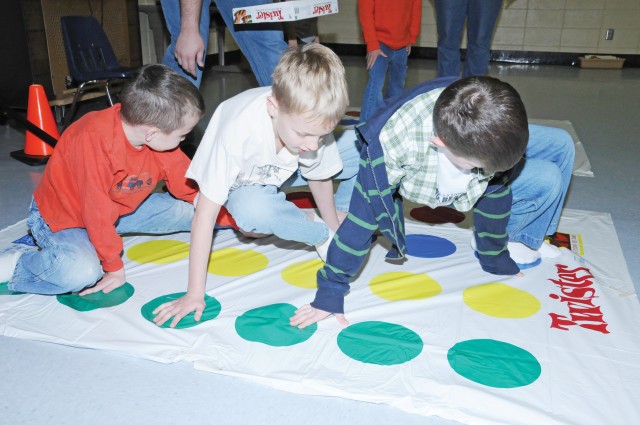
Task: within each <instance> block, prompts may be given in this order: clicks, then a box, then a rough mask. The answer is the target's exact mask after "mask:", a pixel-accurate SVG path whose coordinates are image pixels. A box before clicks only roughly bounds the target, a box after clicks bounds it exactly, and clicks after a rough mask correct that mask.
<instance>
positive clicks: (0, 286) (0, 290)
mask: <svg viewBox="0 0 640 425" xmlns="http://www.w3.org/2000/svg"><path fill="white" fill-rule="evenodd" d="M8 286H9V282H0V295H23V294H24V292H14V291H12V290H11V289H9V288H8Z"/></svg>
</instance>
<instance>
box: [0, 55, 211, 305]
mask: <svg viewBox="0 0 640 425" xmlns="http://www.w3.org/2000/svg"><path fill="white" fill-rule="evenodd" d="M120 101H121V103H119V104H116V105H114V106H112V107H111V108H108V109H105V110H102V111H97V112H91V113H89V114H87V115H85V116H83V117H82V118H81V119H79V120H78V121H77V122H75V123H74V124H73V125H71V126H70V127H69V128H68V129H67V130H66V131H65V132H64V133H63V134H62V137H61V138H60V140H59V142H58V144H57V145H56V148H55V150H54V153H53V155H51V158H50V159H49V162H48V164H47V167H46V169H45V171H44V175H43V177H42V181H41V183H40V184H39V185H38V187H37V188H36V190H35V192H34V194H33V200H32V202H31V206H30V209H29V217H28V219H27V225H28V226H29V228H30V230H31V234H32V236H33V238H34V239H35V241H36V243H37V245H38V247H39V248H40V249H39V250H38V251H28V252H25V253H22V252H16V251H9V252H7V253H5V254H3V255H1V256H0V282H5V281H8V282H9V283H8V288H9V289H10V290H12V291H16V292H28V293H36V294H62V293H66V292H76V291H82V292H80V295H86V294H90V293H93V292H97V291H100V290H102V291H103V292H105V293H108V292H110V291H112V290H114V289H116V288H118V287H120V286H122V285H123V284H124V283H125V280H126V278H125V271H124V264H123V262H122V259H121V253H122V247H123V245H122V240H121V238H120V236H119V234H121V233H131V232H138V233H152V234H162V233H172V232H180V231H189V230H190V228H191V219H192V217H193V214H194V207H193V200H194V198H195V196H196V194H197V193H198V189H197V186H196V185H195V183H194V182H193V181H191V180H188V179H187V178H186V177H185V173H186V171H187V168H188V166H189V163H190V162H189V159H188V158H187V157H186V155H184V153H182V151H180V150H179V149H177V147H178V144H179V143H180V141H181V140H183V139H184V137H185V135H186V134H187V133H189V132H190V131H191V130H192V129H193V127H194V126H195V125H196V124H197V123H198V121H199V120H200V118H201V117H202V114H203V111H204V101H203V99H202V96H201V95H200V92H199V91H198V89H197V88H196V87H195V86H194V85H193V84H191V83H190V82H189V81H188V80H186V79H185V78H184V77H182V76H181V75H179V74H178V73H176V72H175V71H172V70H171V69H170V68H168V67H166V66H164V65H149V66H146V67H143V68H141V69H140V72H139V74H138V75H137V76H136V77H135V78H134V79H132V80H131V81H129V82H128V83H127V84H126V86H125V87H124V88H123V89H122V92H121V95H120ZM160 180H164V181H165V183H166V184H167V187H168V189H169V192H170V193H152V191H153V190H154V188H155V187H156V185H157V183H158V182H159V181H160ZM96 282H98V283H97V284H96V285H95V286H92V285H94V284H95V283H96ZM91 286H92V287H91ZM87 287H90V288H87ZM85 288H87V289H85ZM83 289H84V290H83Z"/></svg>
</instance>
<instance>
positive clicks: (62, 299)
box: [56, 282, 135, 311]
mask: <svg viewBox="0 0 640 425" xmlns="http://www.w3.org/2000/svg"><path fill="white" fill-rule="evenodd" d="M134 292H135V289H133V286H131V285H130V284H129V283H128V282H125V284H124V285H122V286H121V287H119V288H116V289H114V290H113V291H111V292H109V293H108V294H105V293H104V292H102V291H98V292H94V293H93V294H89V295H83V296H80V295H78V294H77V293H75V292H74V293H69V294H61V295H56V298H57V299H58V302H59V303H60V304H64V305H66V306H67V307H71V308H72V309H74V310H78V311H91V310H96V309H99V308H109V307H113V306H115V305H120V304H122V303H123V302H125V301H127V300H128V299H129V298H131V295H133V293H134Z"/></svg>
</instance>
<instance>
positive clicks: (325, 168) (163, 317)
mask: <svg viewBox="0 0 640 425" xmlns="http://www.w3.org/2000/svg"><path fill="white" fill-rule="evenodd" d="M348 103H349V99H348V94H347V83H346V79H345V72H344V67H343V65H342V63H341V61H340V59H339V58H338V56H337V55H336V54H335V53H333V52H332V51H331V50H330V49H329V48H327V47H325V46H322V45H320V44H310V45H306V46H302V47H297V48H291V49H288V50H287V51H285V52H284V54H283V56H282V58H281V59H280V61H279V63H278V65H277V66H276V69H275V71H274V73H273V86H271V87H260V88H255V89H250V90H247V91H245V92H243V93H241V94H239V95H237V96H235V97H233V98H231V99H229V100H227V101H225V102H223V103H222V104H220V106H219V107H218V108H217V110H216V111H215V113H214V115H213V117H212V118H211V121H210V123H209V126H208V128H207V131H206V132H205V134H204V137H203V139H202V142H201V143H200V145H199V146H198V150H197V152H196V154H195V156H194V158H193V161H192V163H191V166H190V167H189V169H188V171H187V177H189V178H191V179H193V180H195V181H196V182H197V183H198V185H199V188H200V193H199V195H198V198H197V204H196V212H195V216H194V218H193V222H192V226H191V246H190V253H189V284H188V288H187V293H186V295H185V296H183V297H182V298H180V299H178V300H175V301H173V302H170V303H165V304H163V305H161V306H159V307H158V308H157V309H156V310H155V311H154V313H155V314H156V318H155V319H154V322H155V323H156V324H158V325H159V326H160V325H162V324H163V323H164V322H166V321H167V320H169V319H171V318H172V317H173V321H172V322H171V327H174V326H175V325H177V324H178V322H179V321H180V319H182V318H183V317H184V316H186V315H187V314H189V313H191V312H194V311H195V317H194V318H195V320H200V317H201V316H202V313H203V311H204V307H205V303H204V293H205V285H206V275H207V265H208V260H209V254H210V252H211V242H212V235H213V227H214V223H215V221H216V217H217V216H218V213H219V212H220V208H221V207H222V206H223V205H224V206H225V207H226V208H227V210H228V211H229V213H230V214H231V215H232V216H233V218H234V220H235V221H236V223H237V225H238V227H239V228H240V230H241V231H242V232H243V233H245V234H248V235H252V236H256V235H271V234H273V235H275V236H278V237H280V238H282V239H286V240H292V241H298V242H303V243H306V244H309V245H314V246H316V248H317V249H318V253H319V254H320V256H321V257H322V258H323V259H324V257H323V252H324V253H325V254H326V249H327V248H328V245H329V242H330V240H331V238H332V236H333V234H334V232H335V231H336V230H337V228H338V226H339V223H340V219H341V218H344V217H339V216H338V212H337V211H336V206H335V203H334V198H333V184H332V180H331V179H332V178H333V177H334V176H336V175H337V174H338V173H339V172H340V171H341V170H342V168H343V165H342V161H341V159H340V152H339V150H338V146H337V144H336V142H335V141H334V140H333V136H332V134H331V132H332V131H333V129H334V128H335V127H336V125H337V123H338V122H339V120H340V119H341V118H342V116H343V115H344V112H345V110H346V107H347V105H348ZM352 150H353V152H354V154H355V155H358V153H357V150H356V149H355V146H353V149H352ZM298 169H299V170H300V172H301V174H302V176H303V177H304V178H305V179H306V180H307V183H308V185H309V188H310V190H311V193H312V194H313V198H314V200H315V202H316V205H317V207H318V210H319V211H320V215H321V216H322V219H319V218H318V217H317V216H315V217H310V216H309V215H307V214H306V213H305V212H303V211H301V210H300V209H298V207H296V206H295V205H294V204H293V203H291V202H288V201H287V200H286V199H285V194H284V193H283V192H281V191H280V190H279V188H280V187H281V186H282V184H283V183H285V182H286V181H287V180H288V179H289V178H290V177H292V176H293V175H294V173H296V172H297V171H298ZM351 174H355V170H353V172H352V173H351ZM346 177H350V176H346ZM341 215H344V214H341ZM323 220H324V222H323Z"/></svg>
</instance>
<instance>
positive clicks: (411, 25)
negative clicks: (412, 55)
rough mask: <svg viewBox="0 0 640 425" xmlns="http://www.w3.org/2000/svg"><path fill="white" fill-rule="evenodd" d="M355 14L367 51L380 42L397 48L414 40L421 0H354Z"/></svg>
mask: <svg viewBox="0 0 640 425" xmlns="http://www.w3.org/2000/svg"><path fill="white" fill-rule="evenodd" d="M358 16H359V17H360V24H361V25H362V32H363V35H364V41H365V43H366V44H367V52H371V51H372V50H378V49H379V48H380V43H383V44H385V45H387V46H389V47H390V48H392V49H394V50H397V49H400V48H402V47H406V46H408V45H409V44H415V43H416V41H417V40H418V34H419V33H420V20H421V18H422V0H394V1H390V0H358Z"/></svg>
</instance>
